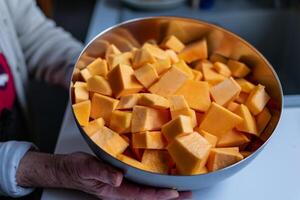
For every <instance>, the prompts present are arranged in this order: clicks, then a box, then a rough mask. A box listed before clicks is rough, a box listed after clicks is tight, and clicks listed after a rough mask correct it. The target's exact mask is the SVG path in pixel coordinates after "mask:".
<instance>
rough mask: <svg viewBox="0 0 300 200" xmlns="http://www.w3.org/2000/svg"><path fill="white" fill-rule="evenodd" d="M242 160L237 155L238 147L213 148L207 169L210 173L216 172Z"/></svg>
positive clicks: (241, 157)
mask: <svg viewBox="0 0 300 200" xmlns="http://www.w3.org/2000/svg"><path fill="white" fill-rule="evenodd" d="M242 159H243V156H242V155H241V154H240V153H239V149H238V147H232V148H213V149H211V151H210V154H209V158H208V161H207V168H208V170H209V171H211V172H212V171H217V170H219V169H222V168H225V167H228V166H230V165H232V164H234V163H237V162H239V161H240V160H242Z"/></svg>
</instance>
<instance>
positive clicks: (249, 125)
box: [234, 104, 258, 135]
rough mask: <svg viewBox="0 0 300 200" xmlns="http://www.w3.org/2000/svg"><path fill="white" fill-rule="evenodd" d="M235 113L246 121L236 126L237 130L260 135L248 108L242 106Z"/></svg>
mask: <svg viewBox="0 0 300 200" xmlns="http://www.w3.org/2000/svg"><path fill="white" fill-rule="evenodd" d="M234 112H235V113H236V114H237V115H239V116H240V117H241V118H243V119H244V120H243V122H242V123H240V124H238V125H237V126H236V129H237V130H239V131H242V132H246V133H250V134H253V135H258V132H257V128H256V122H255V118H254V117H253V116H252V114H251V113H250V111H249V109H248V108H247V106H245V105H243V104H241V105H240V106H239V107H238V108H237V109H236V110H235V111H234Z"/></svg>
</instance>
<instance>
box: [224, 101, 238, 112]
mask: <svg viewBox="0 0 300 200" xmlns="http://www.w3.org/2000/svg"><path fill="white" fill-rule="evenodd" d="M239 106H240V104H238V103H236V102H234V101H231V102H229V103H228V104H227V109H228V110H230V111H231V112H234V111H235V110H236V109H237V108H238V107H239Z"/></svg>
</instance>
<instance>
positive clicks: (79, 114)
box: [72, 100, 91, 126]
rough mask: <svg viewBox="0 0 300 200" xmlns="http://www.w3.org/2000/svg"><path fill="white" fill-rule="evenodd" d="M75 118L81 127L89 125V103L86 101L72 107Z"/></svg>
mask: <svg viewBox="0 0 300 200" xmlns="http://www.w3.org/2000/svg"><path fill="white" fill-rule="evenodd" d="M72 107H73V111H74V114H75V117H76V119H77V121H78V123H79V124H80V125H81V126H87V125H88V124H89V118H90V113H91V101H90V100H86V101H82V102H80V103H76V104H73V105H72Z"/></svg>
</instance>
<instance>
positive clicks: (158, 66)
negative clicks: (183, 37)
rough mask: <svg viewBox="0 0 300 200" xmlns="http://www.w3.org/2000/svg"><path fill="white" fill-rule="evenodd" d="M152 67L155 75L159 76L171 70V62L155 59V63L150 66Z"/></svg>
mask: <svg viewBox="0 0 300 200" xmlns="http://www.w3.org/2000/svg"><path fill="white" fill-rule="evenodd" d="M152 66H153V67H154V69H155V71H156V72H157V74H158V75H161V74H162V73H164V72H166V71H168V69H170V68H171V61H170V59H163V60H161V59H157V60H156V62H155V63H153V64H152Z"/></svg>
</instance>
